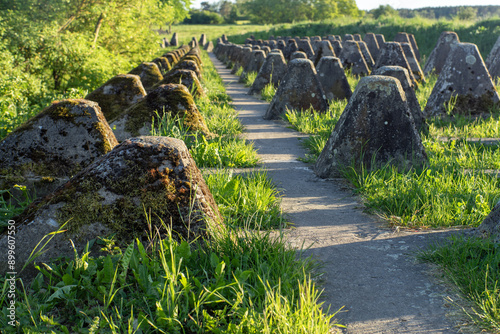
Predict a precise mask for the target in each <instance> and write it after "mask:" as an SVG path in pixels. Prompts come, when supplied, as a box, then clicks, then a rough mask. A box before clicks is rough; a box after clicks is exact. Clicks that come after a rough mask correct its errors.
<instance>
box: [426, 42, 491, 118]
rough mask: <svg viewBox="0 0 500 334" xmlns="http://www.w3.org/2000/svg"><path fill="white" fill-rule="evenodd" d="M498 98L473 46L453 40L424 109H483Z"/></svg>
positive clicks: (431, 112)
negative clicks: (453, 42)
mask: <svg viewBox="0 0 500 334" xmlns="http://www.w3.org/2000/svg"><path fill="white" fill-rule="evenodd" d="M499 101H500V97H499V95H498V92H497V90H496V88H495V85H494V84H493V81H492V80H491V76H490V74H489V73H488V70H487V69H486V65H485V64H484V62H483V58H482V57H481V54H480V53H479V50H478V49H477V46H476V45H475V44H471V43H456V44H453V45H452V46H451V50H450V54H449V56H448V58H447V59H446V63H445V64H444V65H443V68H442V70H441V73H440V74H439V77H438V79H437V81H436V84H435V85H434V88H433V89H432V93H431V95H430V96H429V99H428V100H427V105H426V106H425V109H424V113H425V114H426V115H436V114H440V113H444V112H447V111H448V112H450V113H464V114H469V113H472V114H478V113H486V112H488V111H489V109H490V108H491V107H493V106H495V105H498V104H499ZM446 105H448V106H446ZM446 109H448V110H446Z"/></svg>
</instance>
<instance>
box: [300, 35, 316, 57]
mask: <svg viewBox="0 0 500 334" xmlns="http://www.w3.org/2000/svg"><path fill="white" fill-rule="evenodd" d="M297 46H298V47H299V50H298V51H302V52H305V53H306V55H307V59H310V60H312V61H314V58H315V57H316V54H315V53H314V50H313V48H312V46H311V42H310V41H309V40H308V39H300V40H299V41H298V42H297Z"/></svg>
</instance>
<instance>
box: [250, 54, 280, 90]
mask: <svg viewBox="0 0 500 334" xmlns="http://www.w3.org/2000/svg"><path fill="white" fill-rule="evenodd" d="M278 51H279V52H274V51H273V52H270V53H269V54H268V55H267V57H266V60H265V61H264V64H263V65H262V67H261V68H260V70H259V73H257V77H256V78H255V80H254V82H253V84H252V86H251V87H250V90H249V91H248V94H249V95H252V94H260V92H261V91H262V89H264V87H265V86H266V85H268V84H269V83H272V84H273V86H274V87H278V85H279V83H280V81H281V80H282V78H283V77H284V76H285V74H286V72H287V64H286V61H285V57H283V54H282V53H281V51H280V50H278Z"/></svg>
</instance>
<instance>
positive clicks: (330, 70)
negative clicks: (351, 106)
mask: <svg viewBox="0 0 500 334" xmlns="http://www.w3.org/2000/svg"><path fill="white" fill-rule="evenodd" d="M316 71H317V73H318V79H319V82H320V83H321V86H322V87H323V91H324V92H325V96H326V98H327V100H341V99H349V98H350V97H351V95H352V92H351V87H350V86H349V82H348V81H347V77H346V76H345V73H344V68H343V67H342V63H341V62H340V59H339V58H336V57H321V60H320V61H319V63H318V65H316Z"/></svg>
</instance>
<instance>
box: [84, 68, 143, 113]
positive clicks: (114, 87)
mask: <svg viewBox="0 0 500 334" xmlns="http://www.w3.org/2000/svg"><path fill="white" fill-rule="evenodd" d="M144 96H146V90H144V87H143V86H142V81H141V78H140V77H139V76H138V75H134V74H119V75H117V76H115V77H113V78H111V79H109V80H108V81H106V83H105V84H104V85H102V86H101V87H99V88H97V89H96V90H94V91H93V92H91V93H90V94H88V95H87V96H86V97H85V99H87V100H90V101H94V102H97V103H98V104H99V107H101V111H102V113H103V114H104V116H105V117H106V120H107V121H108V122H111V121H113V120H114V119H116V118H117V117H118V116H119V115H120V114H121V113H123V112H124V111H125V110H126V109H127V108H128V107H130V106H131V105H132V104H134V103H136V102H137V101H139V100H140V99H141V98H143V97H144Z"/></svg>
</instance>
